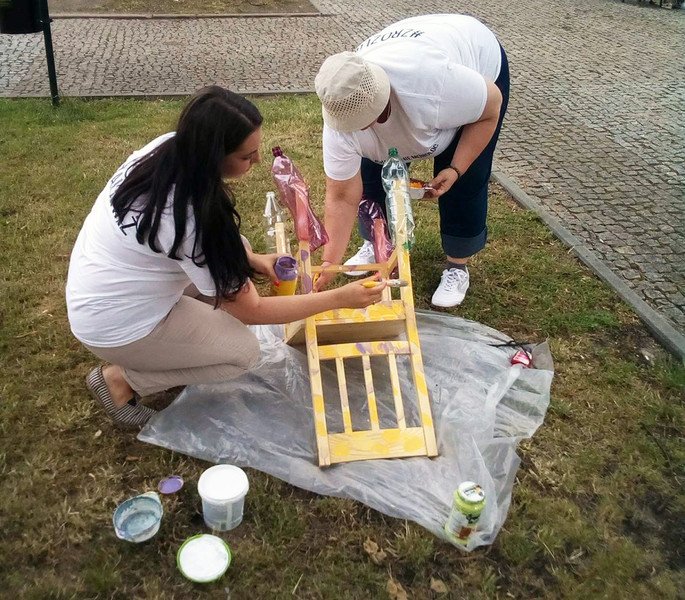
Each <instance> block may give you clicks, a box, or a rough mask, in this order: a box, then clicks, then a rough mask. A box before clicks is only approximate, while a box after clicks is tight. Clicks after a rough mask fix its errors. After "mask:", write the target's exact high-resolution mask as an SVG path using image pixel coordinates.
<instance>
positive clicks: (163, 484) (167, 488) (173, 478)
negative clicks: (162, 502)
mask: <svg viewBox="0 0 685 600" xmlns="http://www.w3.org/2000/svg"><path fill="white" fill-rule="evenodd" d="M182 487H183V477H181V476H180V475H169V477H165V478H164V479H162V480H161V481H160V482H159V484H158V485H157V489H158V490H159V491H160V493H162V494H175V493H176V492H178V490H180V489H181V488H182Z"/></svg>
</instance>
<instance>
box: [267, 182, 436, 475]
mask: <svg viewBox="0 0 685 600" xmlns="http://www.w3.org/2000/svg"><path fill="white" fill-rule="evenodd" d="M403 185H405V184H404V183H403V182H401V181H395V187H394V192H393V193H395V194H399V193H400V192H401V191H402V187H401V186H403ZM397 204H398V222H399V223H404V203H403V202H402V201H401V196H399V195H398V203H397ZM279 238H280V239H279ZM277 243H278V244H280V248H279V251H286V250H285V249H286V240H285V234H284V231H283V229H282V228H281V230H280V233H278V232H277ZM297 259H298V264H299V273H300V293H312V287H313V286H312V282H313V279H314V277H315V276H316V274H317V273H322V272H324V271H326V272H343V271H350V270H358V271H379V272H380V273H381V275H382V277H383V278H384V279H387V278H389V277H390V274H391V273H392V272H393V270H394V269H395V267H397V268H398V270H399V278H400V279H401V280H403V281H405V282H406V283H407V284H408V285H406V286H405V287H401V288H399V298H396V299H393V297H392V290H391V289H390V288H389V287H388V288H386V289H385V290H383V298H382V301H381V302H379V303H377V304H374V305H371V306H369V307H367V308H365V309H339V310H330V311H326V312H323V313H319V314H317V315H315V316H312V317H309V318H308V319H305V320H303V321H297V322H294V323H288V324H287V325H286V333H285V340H286V342H287V343H288V344H291V345H299V344H304V345H305V347H306V352H307V361H308V365H309V377H310V384H311V392H312V404H313V408H314V421H315V431H316V443H317V448H318V454H319V466H328V465H331V464H334V463H340V462H347V461H355V460H366V459H374V458H396V457H407V456H436V455H437V446H436V441H435V432H434V429H433V419H432V415H431V409H430V401H429V396H428V388H427V385H426V378H425V374H424V370H423V359H422V356H421V346H420V344H419V334H418V331H417V328H416V315H415V312H414V298H413V291H412V285H411V284H412V281H411V269H410V263H409V250H408V244H407V236H406V229H405V228H404V227H398V231H397V235H396V248H395V251H394V252H393V254H392V255H391V257H390V259H389V260H388V261H387V262H386V263H374V264H367V265H359V266H356V267H348V266H343V265H331V266H327V267H325V268H323V267H320V266H313V265H312V263H311V255H310V248H309V242H308V241H306V240H299V248H298V252H297ZM398 355H406V356H408V357H409V364H410V368H411V373H412V376H413V383H414V390H415V392H416V401H417V404H418V417H419V421H420V425H419V426H415V427H410V426H407V423H406V418H405V410H404V404H403V398H402V391H401V389H400V380H399V374H398V364H397V356H398ZM373 356H383V357H386V359H387V364H388V369H389V373H390V383H391V386H392V395H393V402H394V410H395V416H396V421H397V427H392V428H381V424H380V420H379V416H378V404H377V399H376V392H375V389H374V381H373V374H372V370H371V357H373ZM352 360H361V362H362V366H363V374H364V382H365V387H366V396H367V404H368V413H369V422H370V429H363V430H360V429H353V427H352V415H351V412H350V402H349V397H348V389H347V383H346V376H345V365H346V364H349V362H348V361H352ZM322 361H331V362H334V363H335V369H336V374H337V379H338V389H339V394H340V404H341V410H342V421H343V428H344V429H343V431H342V432H339V433H329V432H328V427H327V422H326V402H330V398H324V391H323V382H322V378H321V362H322Z"/></svg>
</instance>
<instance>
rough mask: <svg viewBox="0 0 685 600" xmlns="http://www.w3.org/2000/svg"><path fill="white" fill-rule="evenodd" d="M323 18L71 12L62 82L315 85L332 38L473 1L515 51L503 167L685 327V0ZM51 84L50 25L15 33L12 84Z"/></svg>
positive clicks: (3, 53)
mask: <svg viewBox="0 0 685 600" xmlns="http://www.w3.org/2000/svg"><path fill="white" fill-rule="evenodd" d="M314 4H315V6H316V7H317V8H318V9H319V10H320V11H321V13H322V15H321V16H317V17H287V16H286V17H268V18H227V19H189V20H179V19H172V20H130V19H57V20H55V21H54V22H53V41H54V47H55V55H56V62H57V71H58V78H59V86H60V92H61V94H62V95H65V96H70V95H84V96H88V95H95V96H101V95H134V94H154V95H156V94H188V93H191V92H193V91H194V90H195V89H197V88H198V87H200V86H202V85H205V84H207V83H211V82H217V83H221V84H224V85H228V86H230V87H231V88H232V89H234V90H236V91H241V92H244V93H247V92H264V91H273V92H276V91H278V92H280V91H283V92H288V91H302V90H311V89H312V87H313V80H314V75H315V73H316V70H317V69H318V66H319V64H320V63H321V62H322V61H323V59H324V58H325V57H326V56H328V55H329V54H331V53H334V52H338V51H341V50H345V49H352V48H354V46H355V45H356V44H357V43H358V42H359V41H361V40H363V39H364V38H365V37H367V36H368V35H370V34H371V33H373V32H374V31H376V30H378V29H380V28H381V27H382V26H384V25H386V24H388V23H390V22H392V21H394V20H397V19H399V18H402V17H406V16H410V15H415V14H421V13H440V12H464V13H468V14H473V15H474V16H477V17H478V18H480V19H481V20H483V21H484V22H485V23H486V24H488V25H489V26H490V27H491V28H492V29H493V30H494V31H495V32H496V33H497V35H498V36H499V38H500V40H501V41H502V43H503V45H504V47H505V49H506V50H507V53H508V55H509V59H510V63H511V71H512V97H511V101H510V108H509V115H508V117H507V120H506V121H505V127H504V129H503V132H502V137H501V140H500V144H499V154H498V156H497V159H496V160H497V168H498V169H500V170H501V171H502V172H503V173H505V174H506V175H507V176H509V177H510V178H511V179H512V180H514V181H515V182H516V183H517V184H518V185H519V186H520V187H521V188H522V189H523V190H525V191H526V192H527V193H528V194H529V195H530V196H531V197H533V198H534V199H535V200H537V202H538V203H539V204H540V205H541V206H542V207H544V209H546V210H547V211H548V212H549V213H551V214H552V215H553V216H555V217H556V218H557V219H558V220H559V221H560V222H561V223H562V224H563V226H564V227H566V228H567V229H568V230H569V231H570V232H572V233H573V234H574V235H575V236H576V237H577V238H579V239H580V240H582V242H583V243H584V244H585V245H586V246H587V248H589V250H590V251H591V253H592V254H594V256H595V257H596V258H598V259H600V260H601V261H603V262H604V263H605V264H606V265H607V266H608V267H609V268H610V269H611V270H612V271H613V272H614V273H615V274H617V275H619V276H620V277H621V278H622V279H623V280H624V281H625V282H626V283H627V284H628V285H629V286H630V288H632V290H634V291H635V292H637V293H638V294H639V295H640V297H641V298H643V299H644V301H646V302H647V304H648V305H649V306H651V307H652V308H654V309H655V310H656V311H658V313H659V314H660V315H661V316H663V317H665V318H666V319H668V320H669V321H670V323H671V324H672V325H673V326H674V327H675V328H676V330H678V331H680V332H685V296H684V294H685V116H684V115H685V110H684V109H685V66H684V65H685V62H684V61H683V53H684V52H685V10H663V9H661V10H660V9H653V8H650V7H648V6H646V5H644V4H642V5H636V4H634V3H633V4H631V3H629V2H628V3H625V4H624V3H621V2H618V1H616V0H586V1H584V2H577V1H575V0H573V1H572V0H556V1H552V0H526V1H522V2H507V3H504V2H502V0H480V1H479V2H478V3H473V2H465V1H462V0H427V1H424V2H421V3H416V2H413V1H411V2H409V1H404V0H402V1H395V2H392V3H388V2H386V1H385V0H363V1H360V0H314ZM32 95H41V96H45V95H49V90H48V82H47V76H46V68H45V58H44V50H43V45H42V37H41V35H40V34H34V35H22V36H7V35H0V96H32Z"/></svg>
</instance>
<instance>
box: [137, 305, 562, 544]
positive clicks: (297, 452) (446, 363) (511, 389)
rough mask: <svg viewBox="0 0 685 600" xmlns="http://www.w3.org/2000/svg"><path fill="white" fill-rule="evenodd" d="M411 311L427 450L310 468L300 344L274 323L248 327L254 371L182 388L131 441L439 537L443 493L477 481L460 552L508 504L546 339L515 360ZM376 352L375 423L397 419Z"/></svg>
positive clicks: (336, 418) (473, 333)
mask: <svg viewBox="0 0 685 600" xmlns="http://www.w3.org/2000/svg"><path fill="white" fill-rule="evenodd" d="M417 319H418V328H419V334H420V338H421V346H422V351H423V358H424V364H425V370H426V378H427V381H428V386H429V391H430V393H431V406H432V411H433V419H434V422H435V431H436V436H437V441H438V451H439V456H438V457H436V458H432V459H429V458H426V457H416V458H403V459H389V460H371V461H359V462H353V463H343V464H338V465H333V466H331V467H328V468H323V469H321V468H319V467H318V466H317V452H316V440H315V437H314V424H313V414H312V407H311V396H310V389H309V374H308V370H307V359H306V355H305V353H304V351H303V349H302V348H292V347H290V346H287V345H286V344H284V343H283V341H282V339H281V338H282V332H283V329H282V327H280V326H268V327H267V326H260V327H255V328H254V331H255V333H256V335H257V336H258V338H259V340H260V343H261V346H262V358H261V360H260V364H259V365H258V366H257V368H256V369H254V370H253V371H251V372H249V373H247V374H245V375H243V376H242V377H240V378H238V379H235V380H232V381H228V382H226V383H222V384H218V385H202V386H189V387H188V388H186V389H185V390H184V391H183V393H181V394H180V396H179V397H178V398H177V399H176V400H175V401H174V402H173V403H172V404H171V405H170V406H169V407H168V408H166V409H165V410H164V411H162V412H161V413H160V414H158V415H156V416H155V417H154V418H153V419H152V420H151V421H150V422H149V423H148V424H147V425H146V426H145V428H144V429H143V430H142V431H141V432H140V434H139V439H141V440H143V441H145V442H149V443H152V444H157V445H159V446H163V447H165V448H169V449H171V450H174V451H177V452H181V453H184V454H188V455H190V456H194V457H197V458H202V459H205V460H208V461H211V462H214V463H230V464H235V465H238V466H241V467H252V468H255V469H258V470H260V471H264V472H266V473H269V474H270V475H273V476H274V477H278V478H280V479H282V480H284V481H287V482H289V483H291V484H293V485H296V486H298V487H301V488H304V489H307V490H310V491H313V492H317V493H320V494H326V495H330V496H338V497H341V498H353V499H355V500H358V501H360V502H363V503H364V504H366V505H368V506H370V507H372V508H374V509H376V510H378V511H380V512H382V513H385V514H386V515H390V516H393V517H398V518H401V519H409V520H411V521H415V522H416V523H419V524H420V525H422V526H423V527H425V528H426V529H428V530H430V531H431V532H433V533H434V534H435V535H437V536H439V537H441V538H443V539H446V536H445V534H444V531H443V526H444V524H445V521H446V520H447V517H448V515H449V512H450V508H451V504H452V494H453V492H454V490H455V489H456V487H457V485H458V484H459V483H460V482H462V481H466V480H470V481H475V482H477V483H479V484H480V485H481V486H483V488H484V490H485V494H486V506H485V509H484V511H483V514H482V516H481V518H480V521H479V524H478V530H477V531H476V532H475V534H473V535H472V537H471V538H470V540H469V544H468V547H467V549H468V550H471V549H473V548H475V547H477V546H482V545H486V544H491V543H492V542H493V540H494V539H495V536H496V535H497V532H498V531H499V529H500V528H501V527H502V524H503V523H504V521H505V519H506V516H507V511H508V509H509V504H510V500H511V492H512V488H513V485H514V479H515V476H516V470H517V468H518V465H519V462H520V461H519V458H518V456H517V454H516V445H517V443H518V441H519V440H521V439H523V438H529V437H531V436H532V435H533V433H534V432H535V430H536V429H537V428H538V427H539V426H540V425H541V424H542V422H543V419H544V416H545V412H546V410H547V406H548V404H549V392H550V386H551V382H552V377H553V362H552V357H551V355H550V351H549V347H548V345H547V344H546V343H542V344H538V345H536V346H533V347H529V349H531V350H532V353H533V367H532V368H522V367H521V366H520V365H515V366H513V365H511V363H510V359H511V357H512V356H513V354H514V353H515V351H516V350H515V349H514V348H510V347H509V348H507V347H496V346H493V344H501V343H504V342H506V341H508V340H509V338H508V337H507V336H505V335H503V334H502V333H499V332H497V331H495V330H494V329H491V328H489V327H486V326H483V325H480V324H478V323H474V322H472V321H466V320H464V319H461V318H458V317H453V316H449V315H445V314H441V313H434V312H422V311H417ZM398 358H399V357H398ZM379 360H380V357H379ZM375 361H376V357H374V358H372V369H373V371H374V385H375V389H376V396H377V399H378V403H379V407H378V408H379V415H380V418H381V426H385V427H387V426H396V421H395V420H394V414H395V413H394V408H393V403H392V392H391V389H390V387H389V385H388V384H387V383H385V382H387V381H388V380H389V377H383V372H382V366H383V365H382V364H381V363H380V362H378V364H377V363H376V362H375ZM355 362H359V363H361V361H346V363H345V364H346V366H345V371H346V375H347V385H348V390H349V396H350V406H351V411H352V415H353V417H352V421H353V426H354V428H355V429H356V428H367V427H368V418H366V419H365V418H363V415H364V414H368V413H367V412H366V411H365V410H364V409H365V405H366V392H365V387H364V377H363V373H362V371H361V365H360V368H359V369H353V368H350V367H348V364H350V365H352V364H353V363H355ZM385 362H386V363H387V361H385ZM398 362H399V361H398ZM398 366H400V369H401V373H400V378H401V387H402V390H403V397H404V405H405V410H406V412H407V426H411V425H417V424H418V417H417V414H416V410H413V411H412V410H411V409H410V405H411V407H414V406H415V395H414V393H413V388H412V386H411V384H410V378H411V375H410V372H409V370H408V368H406V365H401V364H399V365H398ZM386 369H387V366H386ZM322 373H323V378H324V392H325V393H327V394H328V396H327V398H330V400H328V401H327V404H329V405H331V410H328V412H327V419H328V426H329V433H333V432H340V431H342V430H343V427H342V415H341V411H340V408H339V407H338V408H337V409H335V406H337V405H339V401H338V399H339V395H338V394H337V378H336V375H335V365H334V364H331V363H323V369H322ZM383 399H388V401H387V402H386V401H384V400H383ZM355 400H356V401H355ZM246 510H248V511H249V495H248V498H247V508H246Z"/></svg>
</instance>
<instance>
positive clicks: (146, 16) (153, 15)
mask: <svg viewBox="0 0 685 600" xmlns="http://www.w3.org/2000/svg"><path fill="white" fill-rule="evenodd" d="M330 16H334V15H331V14H327V13H320V12H305V13H243V14H231V15H227V14H223V13H178V14H175V13H159V14H156V13H54V14H52V15H50V18H51V19H145V20H155V19H159V20H163V19H266V18H275V17H283V18H286V17H330Z"/></svg>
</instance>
